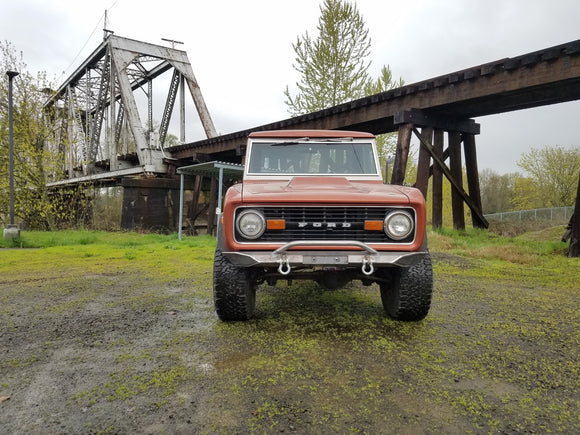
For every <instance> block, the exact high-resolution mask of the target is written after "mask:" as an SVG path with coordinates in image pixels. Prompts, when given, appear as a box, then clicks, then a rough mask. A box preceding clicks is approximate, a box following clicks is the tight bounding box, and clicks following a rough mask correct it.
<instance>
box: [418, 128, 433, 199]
mask: <svg viewBox="0 0 580 435" xmlns="http://www.w3.org/2000/svg"><path fill="white" fill-rule="evenodd" d="M421 136H422V137H423V139H424V140H425V141H427V142H429V143H431V142H432V141H433V128H431V127H424V128H423V129H422V131H421ZM430 163H431V155H430V154H429V151H427V150H426V149H425V148H424V147H420V148H419V161H418V163H417V181H416V182H415V187H416V188H417V189H419V190H420V191H421V193H422V194H423V197H424V198H425V199H427V188H428V187H429V164H430Z"/></svg>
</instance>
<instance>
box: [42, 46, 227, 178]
mask: <svg viewBox="0 0 580 435" xmlns="http://www.w3.org/2000/svg"><path fill="white" fill-rule="evenodd" d="M172 69H173V77H174V79H173V80H172V81H171V85H170V89H169V91H168V93H167V101H165V102H164V103H165V110H164V112H163V119H162V120H161V127H160V128H159V131H158V132H154V131H153V124H154V122H153V113H154V110H153V109H154V108H153V102H152V88H153V81H154V80H155V79H157V78H158V77H159V76H161V75H162V74H164V73H165V72H167V71H170V70H172ZM180 77H182V79H181V80H184V81H185V82H187V86H188V88H189V90H190V94H191V97H192V98H193V103H194V105H195V107H196V109H197V112H198V115H199V119H200V121H201V124H202V126H203V129H204V131H205V133H206V136H207V137H208V138H210V137H214V136H217V134H216V131H215V127H214V125H213V121H212V120H211V117H210V115H209V112H208V110H207V107H206V105H205V102H204V100H203V97H202V95H201V92H200V90H199V86H198V84H197V81H196V79H195V76H194V74H193V70H192V68H191V65H190V63H189V60H188V58H187V54H186V53H185V52H184V51H182V50H177V49H175V48H169V47H164V46H159V45H155V44H150V43H145V42H140V41H135V40H132V39H127V38H122V37H118V36H115V35H109V36H108V37H107V38H106V39H105V40H104V41H103V42H102V43H101V45H100V46H99V47H98V48H97V49H96V50H95V51H94V52H93V53H92V54H91V56H90V57H89V58H87V59H86V60H85V61H84V62H83V64H82V65H81V66H80V67H79V68H78V69H77V70H76V71H75V72H74V73H73V74H72V75H71V76H70V78H69V79H68V80H67V81H66V82H65V83H64V84H63V85H62V86H61V87H60V88H59V89H58V90H57V91H56V92H55V93H54V94H53V96H52V97H51V98H50V99H49V100H48V101H47V102H46V104H45V105H46V107H47V108H56V109H59V110H54V111H53V112H55V113H57V114H58V116H63V117H67V118H68V121H67V122H74V123H76V124H80V125H77V126H76V130H75V131H83V132H84V136H85V139H84V140H85V144H81V143H78V144H75V145H74V146H75V147H76V149H78V150H82V151H84V153H83V154H85V155H84V156H82V161H80V159H78V158H77V160H78V161H76V162H73V166H75V167H77V168H78V167H80V166H81V165H83V166H84V165H85V164H93V166H98V167H102V168H106V167H107V164H100V163H99V162H98V161H97V159H98V158H99V157H101V158H104V159H108V160H110V167H111V169H116V168H117V167H118V165H117V162H116V160H117V157H118V156H120V155H121V154H126V153H131V152H133V153H135V154H136V156H137V158H138V164H139V166H141V167H143V170H144V171H145V172H164V171H165V166H164V164H163V161H162V157H163V156H162V152H161V150H160V149H158V143H155V141H153V140H151V138H152V135H151V133H153V134H155V133H158V134H159V137H160V139H161V142H160V143H161V144H162V143H163V142H164V140H165V138H166V136H167V131H168V127H169V123H170V118H171V114H172V111H173V107H174V104H175V99H176V96H177V92H178V88H179V84H180ZM158 82H160V83H161V82H162V81H161V80H159V81H158ZM183 87H184V86H182V89H183ZM69 88H70V89H72V95H73V96H74V97H73V98H70V97H69V98H67V89H69ZM143 88H145V89H146V90H145V94H146V98H147V102H146V104H147V106H146V107H142V106H143V104H142V101H141V100H139V101H138V100H137V99H136V96H135V93H136V91H137V90H138V89H143ZM156 88H157V86H156ZM70 104H74V105H75V108H74V110H73V111H72V112H71V111H70V110H68V109H67V107H68V105H70ZM140 110H143V111H146V113H147V114H146V115H140ZM144 113H145V112H144ZM155 113H158V112H155ZM72 114H74V115H72ZM181 115H182V117H184V115H183V112H182V113H181ZM183 123H184V119H182V122H181V125H183ZM123 131H129V134H128V135H127V134H124V133H123ZM121 138H128V140H125V141H124V143H125V144H130V146H131V147H134V149H130V150H127V149H125V150H123V152H121V149H120V147H121V145H120V141H121ZM67 139H68V141H70V140H72V139H73V138H63V139H55V140H60V141H66V140H67ZM57 145H59V144H57ZM83 147H84V149H83ZM76 154H81V153H76ZM79 157H80V156H79ZM105 163H106V162H105ZM127 164H129V163H127ZM127 164H125V166H124V168H126V165H127Z"/></svg>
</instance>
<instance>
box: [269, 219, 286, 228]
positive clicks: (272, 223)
mask: <svg viewBox="0 0 580 435" xmlns="http://www.w3.org/2000/svg"><path fill="white" fill-rule="evenodd" d="M266 228H268V229H269V230H284V229H286V221H285V220H284V219H268V220H267V221H266Z"/></svg>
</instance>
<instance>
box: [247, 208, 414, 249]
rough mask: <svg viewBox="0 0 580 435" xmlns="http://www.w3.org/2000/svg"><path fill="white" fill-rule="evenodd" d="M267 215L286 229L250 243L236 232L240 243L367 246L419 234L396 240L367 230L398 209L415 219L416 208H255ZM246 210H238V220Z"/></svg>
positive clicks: (408, 239)
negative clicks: (307, 242) (306, 242)
mask: <svg viewBox="0 0 580 435" xmlns="http://www.w3.org/2000/svg"><path fill="white" fill-rule="evenodd" d="M251 208H254V209H258V210H260V211H261V212H262V213H264V217H265V218H266V221H268V220H284V221H285V229H283V230H268V229H267V230H266V231H265V232H264V234H263V235H262V236H261V237H260V238H259V239H257V240H246V239H244V238H243V237H242V236H241V234H239V232H237V231H236V240H237V241H239V242H242V243H243V242H252V243H256V242H274V243H276V242H280V243H286V242H291V241H294V240H357V241H360V242H363V243H411V242H413V240H414V238H415V231H413V232H412V233H411V235H410V236H409V237H407V238H406V239H404V240H398V241H395V240H392V239H390V238H389V237H388V236H387V235H386V234H385V232H384V231H382V230H380V231H369V230H365V229H364V224H365V221H368V220H370V221H383V220H384V219H385V217H386V216H387V215H388V214H389V213H391V212H393V211H395V210H406V211H408V212H409V213H410V214H411V216H413V220H415V211H414V210H413V209H412V208H398V207H251ZM244 209H245V208H239V209H237V210H236V217H237V215H238V213H240V212H241V211H242V210H244Z"/></svg>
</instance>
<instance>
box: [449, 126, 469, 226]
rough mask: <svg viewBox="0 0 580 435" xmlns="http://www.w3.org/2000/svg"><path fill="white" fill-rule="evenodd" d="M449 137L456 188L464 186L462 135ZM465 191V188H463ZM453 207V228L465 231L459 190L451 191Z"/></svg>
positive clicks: (452, 134)
mask: <svg viewBox="0 0 580 435" xmlns="http://www.w3.org/2000/svg"><path fill="white" fill-rule="evenodd" d="M447 134H448V137H449V169H450V171H451V177H452V178H453V180H454V181H455V184H454V185H453V186H454V187H455V186H463V172H462V168H461V133H458V132H454V131H450V132H448V133H447ZM462 190H463V188H462ZM451 207H452V212H453V228H455V229H456V230H464V229H465V210H464V208H463V198H462V197H461V194H460V193H459V190H458V189H457V188H455V189H451Z"/></svg>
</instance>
